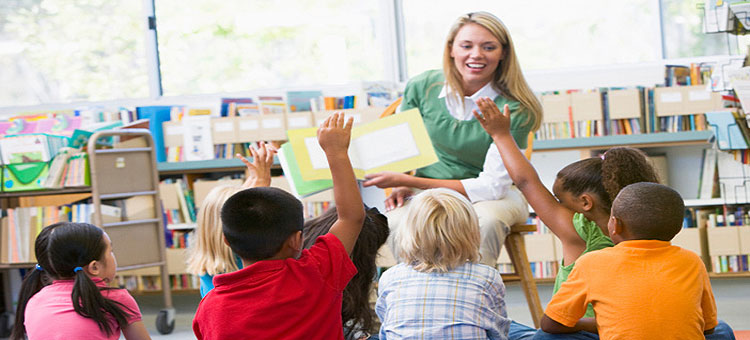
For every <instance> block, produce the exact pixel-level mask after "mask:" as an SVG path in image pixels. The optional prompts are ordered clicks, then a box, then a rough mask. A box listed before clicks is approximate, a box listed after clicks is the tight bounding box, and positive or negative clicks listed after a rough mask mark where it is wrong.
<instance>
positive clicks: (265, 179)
mask: <svg viewBox="0 0 750 340" xmlns="http://www.w3.org/2000/svg"><path fill="white" fill-rule="evenodd" d="M248 151H249V152H250V156H251V157H252V158H253V161H252V162H250V161H249V160H247V158H245V157H242V155H240V154H237V155H236V157H237V158H239V159H240V160H242V162H243V163H245V167H246V169H245V182H244V183H242V187H244V188H256V187H267V186H270V185H271V166H272V165H273V155H274V154H275V153H276V148H274V147H273V146H272V145H268V144H266V143H261V144H260V146H259V147H258V150H255V148H253V147H252V146H250V147H249V148H248Z"/></svg>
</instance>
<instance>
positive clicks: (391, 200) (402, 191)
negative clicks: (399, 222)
mask: <svg viewBox="0 0 750 340" xmlns="http://www.w3.org/2000/svg"><path fill="white" fill-rule="evenodd" d="M412 196H414V190H412V189H411V188H409V187H398V188H393V190H392V191H391V195H390V196H388V198H386V199H385V211H391V210H393V209H396V208H400V207H401V206H403V205H404V202H406V201H407V200H408V199H409V198H411V197H412Z"/></svg>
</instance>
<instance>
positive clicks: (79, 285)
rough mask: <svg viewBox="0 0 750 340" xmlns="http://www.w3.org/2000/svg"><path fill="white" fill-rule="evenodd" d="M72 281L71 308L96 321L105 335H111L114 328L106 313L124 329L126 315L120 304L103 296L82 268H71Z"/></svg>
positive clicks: (126, 322)
mask: <svg viewBox="0 0 750 340" xmlns="http://www.w3.org/2000/svg"><path fill="white" fill-rule="evenodd" d="M73 272H74V282H73V293H72V295H71V297H72V299H73V310H75V311H76V313H78V315H81V316H83V317H87V318H90V319H92V320H94V321H96V324H97V325H98V326H99V330H101V331H102V332H104V333H106V334H107V336H111V335H112V334H113V333H114V332H115V330H114V329H112V325H111V324H110V320H109V319H108V318H107V314H109V315H111V316H112V317H113V318H114V319H115V322H117V325H119V326H120V329H124V328H125V327H127V325H128V320H127V315H126V314H125V311H124V310H123V308H124V307H125V306H123V305H122V304H120V303H119V302H117V301H113V300H110V299H107V298H105V297H104V296H103V295H102V293H101V291H100V288H99V287H97V286H96V284H95V283H94V281H92V280H91V278H89V277H88V275H86V273H85V272H84V271H83V268H81V267H76V268H74V269H73ZM125 308H126V307H125Z"/></svg>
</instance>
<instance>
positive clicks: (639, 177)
mask: <svg viewBox="0 0 750 340" xmlns="http://www.w3.org/2000/svg"><path fill="white" fill-rule="evenodd" d="M639 182H653V183H659V176H658V175H657V173H656V170H655V169H654V167H653V166H652V165H651V162H650V161H649V160H648V158H647V156H646V154H645V153H643V151H641V150H638V149H634V148H629V147H617V148H611V149H609V150H607V152H605V153H604V154H603V155H602V185H603V186H604V189H605V190H606V191H607V194H608V196H609V201H610V202H612V201H614V200H615V197H617V194H618V193H620V190H622V188H624V187H626V186H628V185H630V184H633V183H639ZM610 205H611V204H610Z"/></svg>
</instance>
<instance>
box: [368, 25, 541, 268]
mask: <svg viewBox="0 0 750 340" xmlns="http://www.w3.org/2000/svg"><path fill="white" fill-rule="evenodd" d="M480 97H489V98H493V99H494V101H495V103H496V104H497V106H498V107H503V105H505V104H508V106H509V107H510V110H511V133H512V135H513V138H514V139H515V141H516V144H518V146H519V148H522V149H523V148H526V141H527V137H528V134H529V132H530V131H535V130H536V129H538V128H539V125H540V124H541V121H542V108H541V104H540V103H539V100H538V99H537V98H536V96H534V94H533V93H532V91H531V89H530V88H529V85H528V84H527V83H526V80H525V79H524V77H523V74H522V73H521V68H520V66H519V64H518V60H517V58H516V52H515V49H514V47H513V41H512V40H511V37H510V34H509V32H508V29H507V28H506V27H505V25H503V23H502V22H501V21H500V20H499V19H498V18H496V17H495V16H494V15H492V14H490V13H487V12H474V13H469V14H466V15H463V16H461V17H459V18H458V20H456V22H455V24H453V26H452V27H451V29H450V32H449V33H448V38H447V40H446V43H445V50H444V52H443V70H431V71H427V72H424V73H422V74H420V75H418V76H416V77H414V78H412V79H411V80H410V81H409V82H408V84H407V85H406V90H405V91H404V97H403V101H402V102H401V105H400V106H399V110H398V111H399V112H400V111H405V110H408V109H412V108H415V107H416V108H419V111H420V112H421V114H422V119H423V120H424V123H425V127H426V128H427V131H428V133H429V135H430V139H431V140H432V144H433V146H434V148H435V152H436V153H437V156H438V162H437V163H435V164H432V165H429V166H426V167H424V168H420V169H418V170H417V171H416V174H415V175H414V176H411V175H407V174H403V173H397V172H381V173H377V174H372V175H369V176H367V180H366V181H365V182H364V185H365V186H377V187H379V188H389V187H392V188H394V189H393V191H392V192H391V194H390V196H389V197H388V198H386V201H385V206H386V210H387V211H388V212H387V213H386V216H388V221H389V226H390V228H391V231H392V232H391V235H393V234H394V233H393V231H395V230H397V229H398V228H399V225H400V224H401V223H404V221H402V216H404V212H405V210H406V209H405V207H404V205H405V204H406V203H407V202H408V201H407V200H408V198H409V197H411V196H412V195H414V194H415V190H424V189H430V188H449V189H453V190H455V191H457V192H459V193H461V194H463V195H464V196H466V197H467V198H468V199H469V200H470V201H471V202H472V205H473V206H474V209H475V210H476V212H477V215H478V216H479V226H480V230H481V236H482V243H481V246H480V249H479V250H480V254H481V263H483V264H487V265H489V266H492V267H496V265H497V259H498V257H499V255H500V249H501V248H502V245H503V243H504V241H505V237H506V235H507V234H508V230H509V226H510V225H513V224H517V223H523V222H525V221H526V218H527V217H528V214H529V212H528V204H527V203H526V200H525V199H524V197H523V196H522V195H521V193H520V191H518V189H516V188H515V187H514V186H513V185H512V181H511V179H510V176H509V175H508V172H507V170H506V169H505V166H504V165H503V161H502V158H501V157H500V153H499V152H498V150H497V148H496V147H495V146H494V145H493V144H492V138H490V136H489V135H487V133H486V132H485V131H484V130H483V129H482V126H481V125H480V124H479V122H478V121H477V120H476V119H475V118H474V116H473V115H472V110H474V109H476V110H477V111H479V108H478V107H477V105H476V100H477V99H479V98H480ZM389 245H390V248H391V251H392V252H393V253H394V254H396V252H395V249H394V242H392V237H391V240H389Z"/></svg>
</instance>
